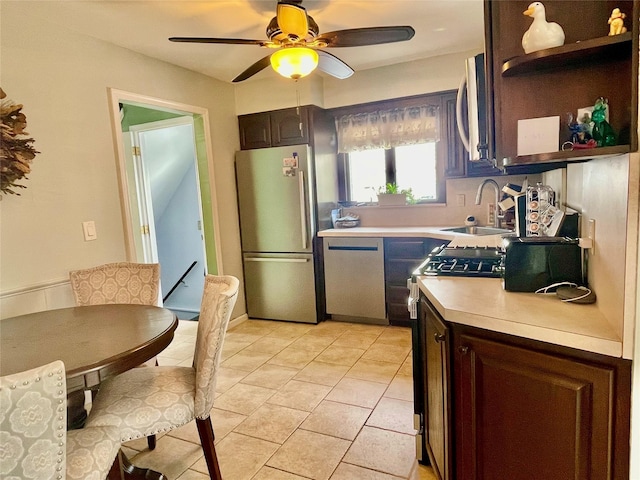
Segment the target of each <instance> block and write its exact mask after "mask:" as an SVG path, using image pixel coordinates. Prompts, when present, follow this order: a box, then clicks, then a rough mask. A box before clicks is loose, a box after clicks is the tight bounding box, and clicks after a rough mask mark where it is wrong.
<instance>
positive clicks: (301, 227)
mask: <svg viewBox="0 0 640 480" xmlns="http://www.w3.org/2000/svg"><path fill="white" fill-rule="evenodd" d="M309 167H310V149H309V147H308V146H307V145H296V146H292V147H279V148H263V149H258V150H244V151H242V152H238V153H237V154H236V178H237V186H238V204H239V209H240V229H241V237H242V250H243V251H244V252H311V251H312V248H311V240H312V238H313V235H314V233H315V232H314V225H315V219H314V217H313V215H314V209H313V208H312V205H313V204H314V202H313V191H314V190H313V188H312V185H313V180H314V179H313V170H312V169H311V168H309Z"/></svg>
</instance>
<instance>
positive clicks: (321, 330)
mask: <svg viewBox="0 0 640 480" xmlns="http://www.w3.org/2000/svg"><path fill="white" fill-rule="evenodd" d="M350 329H351V324H350V323H345V322H333V321H331V320H326V321H324V322H322V323H319V324H318V325H315V326H314V327H313V328H312V329H311V330H309V334H311V335H318V336H326V337H332V338H333V339H336V338H338V337H339V336H340V335H342V334H343V333H345V332H347V331H349V330H350Z"/></svg>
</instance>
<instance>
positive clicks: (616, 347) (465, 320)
mask: <svg viewBox="0 0 640 480" xmlns="http://www.w3.org/2000/svg"><path fill="white" fill-rule="evenodd" d="M458 280H459V279H458ZM473 280H476V281H483V280H485V279H473ZM418 283H419V286H420V290H421V291H422V292H423V293H424V294H425V296H426V297H427V299H429V301H430V302H431V303H432V304H433V306H434V307H435V308H436V310H437V311H438V313H439V314H440V315H441V316H442V318H444V319H445V320H446V321H448V322H451V323H456V324H460V325H467V326H470V327H476V328H481V329H484V330H489V331H493V332H498V333H504V334H507V335H514V336H517V337H522V338H527V339H531V340H538V341H541V342H545V343H550V344H554V345H560V346H564V347H569V348H574V349H578V350H583V351H587V352H592V353H598V354H602V355H607V356H610V357H616V358H622V339H621V338H619V336H618V335H616V334H615V333H614V332H613V329H612V328H611V327H610V326H609V325H608V324H607V323H606V320H605V319H604V318H601V317H599V316H596V318H593V319H592V320H591V321H592V322H593V323H594V331H593V332H592V333H590V332H588V327H583V330H585V331H584V332H582V333H581V332H576V331H571V330H570V329H569V328H566V327H565V328H554V326H553V325H554V324H562V319H560V315H559V316H558V317H556V318H554V317H553V316H548V315H547V316H546V321H548V322H549V326H543V325H535V324H532V323H531V322H528V321H526V320H527V318H523V321H518V320H517V319H513V320H506V319H504V318H497V317H494V316H488V315H482V314H479V313H477V312H475V311H474V309H472V307H464V306H463V307H456V308H448V307H446V306H445V304H446V303H447V301H446V299H440V298H438V295H437V294H436V293H434V292H433V291H432V290H430V289H429V285H428V282H425V281H422V280H420V281H419V282H418ZM494 283H495V282H494ZM487 285H488V284H487ZM491 288H495V286H491ZM491 288H488V291H487V294H488V297H489V298H491V293H492V292H491ZM505 293H506V294H507V295H509V293H510V292H505ZM454 294H455V293H454ZM458 294H459V295H464V294H465V292H464V288H463V287H462V286H461V288H460V292H459V293H458ZM530 295H535V294H524V296H523V294H517V295H516V296H513V297H511V298H510V300H511V303H512V304H513V305H512V307H513V311H519V308H518V306H519V305H518V304H519V303H520V300H521V299H523V298H524V299H525V300H530V299H531V297H530ZM508 301H509V300H508ZM581 307H582V306H579V305H573V306H572V308H581ZM578 313H580V312H579V311H578ZM535 314H536V313H535V312H532V313H531V315H535ZM597 331H599V332H600V333H598V332H597ZM602 332H605V333H606V335H603V334H602Z"/></svg>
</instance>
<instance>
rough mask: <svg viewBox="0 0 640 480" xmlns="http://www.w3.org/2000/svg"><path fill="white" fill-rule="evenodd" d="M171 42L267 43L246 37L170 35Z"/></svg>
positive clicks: (261, 44)
mask: <svg viewBox="0 0 640 480" xmlns="http://www.w3.org/2000/svg"><path fill="white" fill-rule="evenodd" d="M169 41H171V42H185V43H227V44H232V45H260V46H263V45H265V43H266V42H265V41H264V40H247V39H244V38H210V37H170V38H169Z"/></svg>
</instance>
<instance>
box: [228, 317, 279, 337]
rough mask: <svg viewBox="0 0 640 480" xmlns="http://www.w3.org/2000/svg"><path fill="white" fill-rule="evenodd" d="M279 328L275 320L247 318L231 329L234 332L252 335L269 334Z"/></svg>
mask: <svg viewBox="0 0 640 480" xmlns="http://www.w3.org/2000/svg"><path fill="white" fill-rule="evenodd" d="M277 328H278V326H277V325H274V323H273V322H266V321H262V320H247V321H246V322H242V323H241V324H240V325H238V326H237V327H234V328H233V329H231V330H229V332H233V333H248V334H251V335H268V334H269V333H271V332H273V331H274V330H276V329H277Z"/></svg>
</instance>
